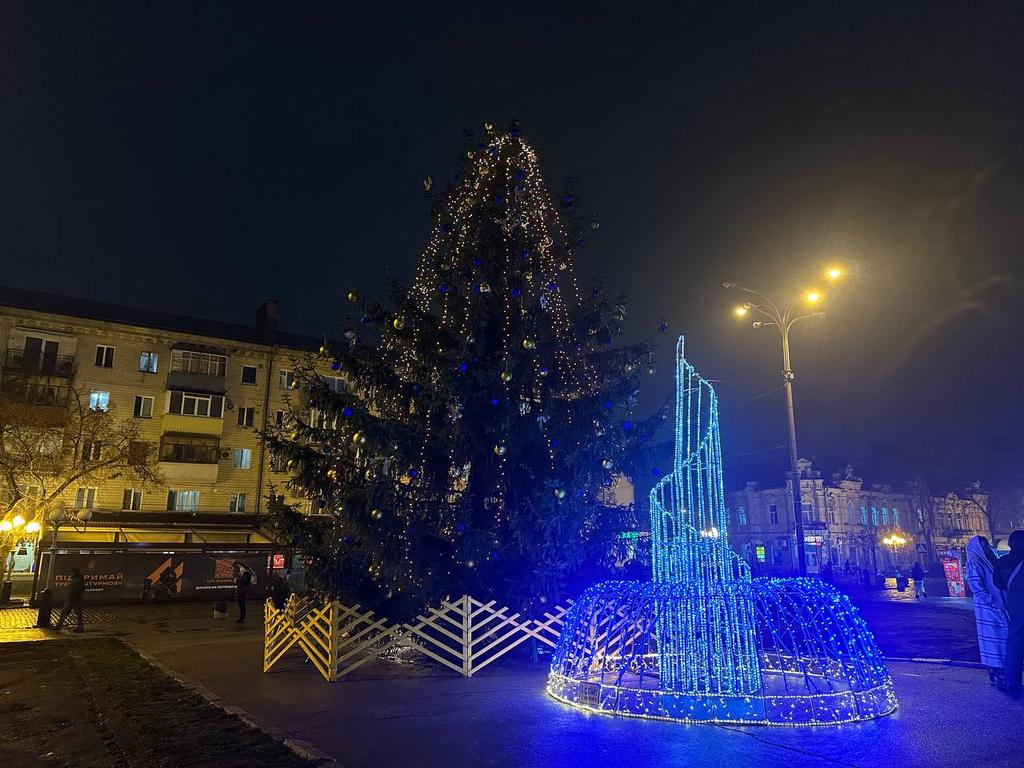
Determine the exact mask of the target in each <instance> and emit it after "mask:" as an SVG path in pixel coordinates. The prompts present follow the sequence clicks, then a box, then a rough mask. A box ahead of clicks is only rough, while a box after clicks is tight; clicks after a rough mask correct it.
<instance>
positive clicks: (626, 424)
mask: <svg viewBox="0 0 1024 768" xmlns="http://www.w3.org/2000/svg"><path fill="white" fill-rule="evenodd" d="M622 428H623V429H625V430H626V431H629V430H631V429H632V428H633V422H632V421H624V422H622Z"/></svg>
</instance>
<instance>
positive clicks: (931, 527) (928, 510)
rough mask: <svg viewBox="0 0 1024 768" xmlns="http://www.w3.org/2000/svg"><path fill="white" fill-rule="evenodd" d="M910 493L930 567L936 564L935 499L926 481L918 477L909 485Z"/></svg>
mask: <svg viewBox="0 0 1024 768" xmlns="http://www.w3.org/2000/svg"><path fill="white" fill-rule="evenodd" d="M910 493H911V497H912V499H911V500H912V502H913V504H914V516H915V517H916V518H917V527H918V531H919V532H920V533H921V535H922V536H924V543H925V546H926V547H927V548H928V552H927V554H926V558H927V564H928V566H929V567H932V566H933V565H934V564H935V563H936V562H937V557H936V553H935V530H936V528H937V521H936V511H937V510H936V508H935V497H934V496H932V491H931V486H930V485H929V484H928V481H927V480H925V479H924V478H923V477H921V476H920V475H918V477H917V478H916V479H915V480H914V482H913V483H911V484H910Z"/></svg>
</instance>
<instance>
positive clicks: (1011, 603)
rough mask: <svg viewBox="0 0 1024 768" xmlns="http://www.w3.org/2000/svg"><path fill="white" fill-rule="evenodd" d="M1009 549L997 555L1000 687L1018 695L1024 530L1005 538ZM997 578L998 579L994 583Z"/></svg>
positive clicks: (1023, 647) (1023, 659) (1023, 658)
mask: <svg viewBox="0 0 1024 768" xmlns="http://www.w3.org/2000/svg"><path fill="white" fill-rule="evenodd" d="M1008 542H1009V544H1010V553H1009V554H1007V555H1004V556H1003V557H1001V558H999V565H998V567H997V568H996V574H997V577H998V579H1000V580H1001V584H1002V587H1003V588H1004V589H1005V590H1006V612H1007V614H1008V618H1009V622H1008V624H1009V626H1008V627H1007V633H1006V661H1005V662H1004V663H1003V690H1005V691H1006V692H1007V693H1010V694H1013V695H1015V696H1019V695H1020V692H1021V681H1020V676H1021V667H1022V666H1024V531H1021V530H1017V531H1014V532H1013V533H1011V534H1010V537H1009V539H1008ZM999 583H1000V582H998V581H997V585H998V584H999Z"/></svg>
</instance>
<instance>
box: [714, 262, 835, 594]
mask: <svg viewBox="0 0 1024 768" xmlns="http://www.w3.org/2000/svg"><path fill="white" fill-rule="evenodd" d="M842 276H843V270H842V269H841V268H840V267H836V266H833V267H828V268H827V269H826V270H825V277H826V279H828V280H829V281H831V282H835V281H836V280H838V279H839V278H841V277H842ZM722 287H723V288H731V289H733V290H737V291H740V292H742V293H745V294H747V295H749V296H750V297H752V300H751V301H746V302H744V303H743V304H740V305H739V306H737V307H736V309H735V310H734V314H735V315H736V316H737V317H746V316H747V315H748V314H750V313H754V314H756V315H759V316H760V317H762V318H764V319H762V320H755V321H754V322H753V327H754V328H769V327H775V328H777V329H778V331H779V336H780V338H781V340H782V387H783V389H784V390H785V392H786V426H787V427H788V430H789V435H788V437H789V440H788V444H789V466H790V474H791V475H792V482H793V522H794V525H795V528H796V554H797V569H798V571H799V573H800V575H801V576H806V575H807V553H806V552H804V516H803V504H802V499H801V494H800V467H799V466H798V465H799V461H800V456H799V454H798V453H797V450H796V416H795V414H794V411H793V379H794V378H795V376H794V374H793V364H792V362H791V360H790V356H789V332H790V330H792V328H793V326H794V325H796V324H797V323H798V322H800V321H801V320H806V319H808V318H812V317H824V315H825V313H824V312H821V311H813V310H811V309H809V308H811V307H814V306H816V305H818V304H819V303H820V302H821V301H822V300H823V299H824V294H823V293H822V292H821V291H820V290H817V289H811V290H808V291H806V292H805V293H804V294H803V295H802V296H798V297H796V298H793V299H792V300H790V302H789V303H788V304H787V305H786V308H785V309H784V310H782V309H779V305H778V304H776V303H775V302H774V301H772V300H771V299H770V298H768V297H767V296H766V295H764V294H763V293H761V292H759V291H755V290H753V289H752V288H747V287H745V286H742V285H738V284H737V283H733V282H725V283H722Z"/></svg>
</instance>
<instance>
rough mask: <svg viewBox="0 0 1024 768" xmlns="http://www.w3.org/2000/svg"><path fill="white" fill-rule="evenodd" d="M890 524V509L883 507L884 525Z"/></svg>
mask: <svg viewBox="0 0 1024 768" xmlns="http://www.w3.org/2000/svg"><path fill="white" fill-rule="evenodd" d="M888 524H889V508H888V507H882V525H888Z"/></svg>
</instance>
